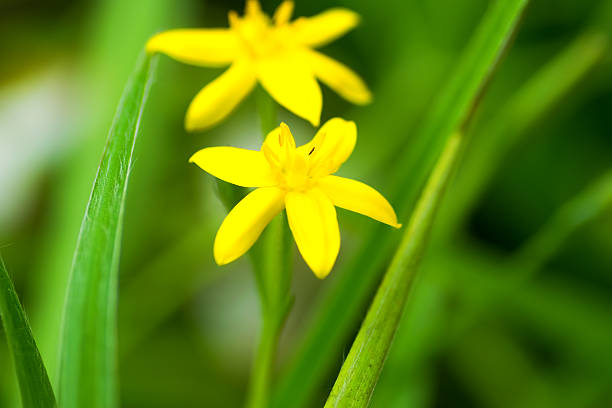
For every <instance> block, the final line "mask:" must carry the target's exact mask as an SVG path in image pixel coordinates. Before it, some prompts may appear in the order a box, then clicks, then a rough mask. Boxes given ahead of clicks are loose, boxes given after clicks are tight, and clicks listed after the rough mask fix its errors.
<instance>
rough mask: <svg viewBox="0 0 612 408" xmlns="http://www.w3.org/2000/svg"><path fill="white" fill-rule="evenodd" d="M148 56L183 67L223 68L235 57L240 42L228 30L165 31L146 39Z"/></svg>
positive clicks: (238, 50)
mask: <svg viewBox="0 0 612 408" xmlns="http://www.w3.org/2000/svg"><path fill="white" fill-rule="evenodd" d="M147 52H148V53H150V54H153V53H156V52H161V53H164V54H166V55H168V56H169V57H172V58H174V59H175V60H177V61H181V62H184V63H186V64H193V65H202V66H224V65H228V64H230V63H231V62H232V61H234V60H235V59H236V57H237V56H238V53H239V52H240V39H239V38H238V36H237V35H236V33H234V32H233V31H231V30H227V29H179V30H168V31H164V32H161V33H159V34H156V35H154V36H153V37H151V39H149V41H148V42H147Z"/></svg>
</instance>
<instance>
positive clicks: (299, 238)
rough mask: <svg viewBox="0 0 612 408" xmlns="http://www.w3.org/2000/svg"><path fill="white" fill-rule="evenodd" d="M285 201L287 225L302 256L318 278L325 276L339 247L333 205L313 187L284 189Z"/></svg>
mask: <svg viewBox="0 0 612 408" xmlns="http://www.w3.org/2000/svg"><path fill="white" fill-rule="evenodd" d="M285 205H286V208H287V218H288V219H289V227H290V228H291V232H292V233H293V237H294V238H295V242H296V244H297V247H298V249H299V250H300V253H301V254H302V258H304V261H306V263H307V264H308V266H309V267H310V269H312V271H313V272H314V274H315V275H316V276H317V277H318V278H320V279H323V278H325V277H326V276H327V275H328V274H329V272H330V271H331V269H332V267H333V266H334V263H335V262H336V258H337V257H338V252H339V251H340V230H339V228H338V219H337V217H336V209H335V208H334V205H333V204H332V202H331V201H330V200H329V198H327V196H326V195H325V194H324V193H323V192H322V191H321V190H319V189H317V188H314V189H312V190H310V191H308V192H289V193H287V196H286V197H285Z"/></svg>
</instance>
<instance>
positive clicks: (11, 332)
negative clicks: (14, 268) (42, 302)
mask: <svg viewBox="0 0 612 408" xmlns="http://www.w3.org/2000/svg"><path fill="white" fill-rule="evenodd" d="M0 317H1V318H2V324H3V325H4V331H5V333H6V340H7V342H8V346H9V349H10V352H11V356H12V357H13V361H14V364H15V370H16V371H17V379H18V380H19V390H20V391H21V404H22V406H23V407H24V408H31V407H32V408H33V407H36V408H46V407H55V406H56V405H55V396H54V395H53V390H52V388H51V382H50V381H49V377H48V376H47V370H45V365H44V364H43V361H42V359H41V357H40V353H39V352H38V348H37V347H36V342H35V341H34V337H33V336H32V329H30V323H29V322H28V318H27V317H26V314H25V312H24V310H23V308H22V307H21V304H20V303H19V298H18V297H17V293H16V292H15V287H14V286H13V282H12V281H11V278H10V276H9V274H8V271H7V270H6V266H5V265H4V261H3V260H2V258H1V257H0Z"/></svg>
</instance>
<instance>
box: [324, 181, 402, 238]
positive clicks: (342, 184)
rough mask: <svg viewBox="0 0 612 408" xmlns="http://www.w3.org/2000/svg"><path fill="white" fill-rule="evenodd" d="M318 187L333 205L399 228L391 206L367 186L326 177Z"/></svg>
mask: <svg viewBox="0 0 612 408" xmlns="http://www.w3.org/2000/svg"><path fill="white" fill-rule="evenodd" d="M318 185H319V188H321V190H323V192H324V193H325V194H326V195H327V196H328V197H329V199H330V200H331V202H332V203H334V205H336V206H338V207H340V208H344V209H346V210H349V211H354V212H356V213H359V214H363V215H365V216H368V217H370V218H373V219H375V220H376V221H380V222H382V223H385V224H388V225H390V226H392V227H395V228H400V227H401V224H398V223H397V215H395V211H393V207H391V204H389V202H388V201H387V200H386V199H385V197H383V196H382V194H380V193H379V192H378V191H376V190H375V189H373V188H372V187H370V186H368V185H367V184H364V183H362V182H360V181H356V180H351V179H347V178H344V177H338V176H326V177H323V178H321V179H320V180H319V184H318Z"/></svg>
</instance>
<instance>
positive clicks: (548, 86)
mask: <svg viewBox="0 0 612 408" xmlns="http://www.w3.org/2000/svg"><path fill="white" fill-rule="evenodd" d="M608 50H609V43H608V41H607V39H606V37H605V36H604V35H602V34H601V33H600V32H592V31H587V32H585V33H583V34H582V35H580V36H578V37H577V38H576V39H575V40H574V41H573V42H572V43H570V44H569V45H568V46H567V47H566V48H564V49H563V51H562V52H560V53H559V54H558V55H557V56H555V58H553V59H552V60H551V61H550V62H549V63H547V64H546V65H545V66H544V67H542V69H541V70H539V71H538V72H537V73H536V74H535V75H533V76H532V77H531V78H530V79H529V80H528V81H527V82H526V83H525V84H524V85H523V86H522V87H521V88H520V89H519V90H518V91H517V92H516V93H515V94H514V95H513V96H512V97H511V98H510V99H509V100H508V102H507V103H505V104H504V105H503V106H502V107H501V108H500V109H499V113H498V114H497V115H496V116H495V117H494V118H493V119H492V120H491V121H490V122H489V123H487V124H486V125H485V126H484V128H483V129H482V130H481V131H480V132H478V134H479V135H482V136H483V137H476V138H475V139H474V143H473V145H472V146H470V149H469V151H468V157H467V158H466V160H464V161H463V163H462V167H461V169H460V170H459V171H458V174H457V182H456V183H454V185H453V187H452V188H451V191H449V197H450V196H452V200H449V202H452V206H450V205H449V206H448V208H443V209H442V211H441V213H442V216H443V217H445V218H448V219H445V220H444V222H443V225H444V226H445V230H447V231H450V232H452V231H454V230H456V229H458V228H459V227H460V224H461V222H464V221H465V218H466V217H467V215H468V213H469V211H470V210H472V209H473V208H474V206H475V204H476V202H477V200H478V199H479V198H480V197H481V194H482V192H483V190H484V189H485V188H486V187H487V185H488V183H489V181H490V179H491V178H492V176H493V175H494V174H495V171H496V169H497V166H498V163H500V162H501V161H502V159H503V157H504V155H505V154H507V153H508V151H509V150H510V149H511V148H512V147H513V146H515V145H517V144H518V143H519V142H520V141H521V140H522V138H523V137H524V136H525V135H526V134H527V132H526V130H527V129H529V128H530V127H532V126H533V125H534V124H535V123H537V121H538V120H541V118H542V117H544V116H545V115H546V114H547V113H549V111H550V110H552V109H553V108H554V107H555V106H556V105H558V104H559V102H560V101H562V100H563V98H564V97H565V96H567V95H568V94H569V93H570V91H572V90H573V89H574V88H575V87H576V86H577V84H579V83H580V81H582V80H583V79H584V78H585V76H586V75H587V74H588V73H589V72H591V70H592V69H593V68H594V67H595V66H596V65H597V64H598V63H599V62H600V61H601V60H602V58H603V57H604V56H605V55H606V52H607V51H608Z"/></svg>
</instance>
